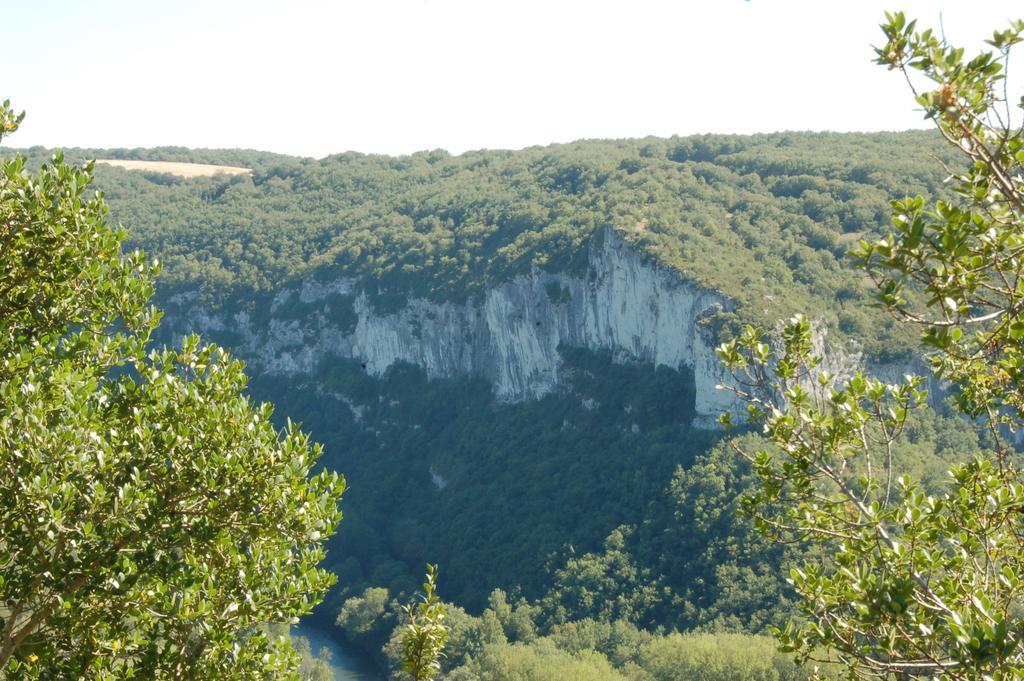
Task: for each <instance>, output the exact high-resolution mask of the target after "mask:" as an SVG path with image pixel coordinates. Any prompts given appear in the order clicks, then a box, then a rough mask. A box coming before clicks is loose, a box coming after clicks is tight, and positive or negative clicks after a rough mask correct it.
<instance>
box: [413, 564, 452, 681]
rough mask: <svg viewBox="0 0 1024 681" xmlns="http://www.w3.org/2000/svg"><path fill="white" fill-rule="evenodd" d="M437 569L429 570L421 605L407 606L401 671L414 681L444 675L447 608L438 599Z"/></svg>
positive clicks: (428, 679)
mask: <svg viewBox="0 0 1024 681" xmlns="http://www.w3.org/2000/svg"><path fill="white" fill-rule="evenodd" d="M436 589H437V566H436V565H428V566H427V581H426V582H424V583H423V594H422V596H421V597H420V602H419V603H415V604H410V605H407V606H405V607H404V608H403V609H402V611H403V613H404V614H405V620H406V624H405V628H404V629H403V631H402V671H404V672H405V673H406V674H408V675H409V678H411V679H412V680H413V681H431V680H432V679H433V678H434V677H435V676H436V675H437V673H438V672H440V671H441V658H442V657H443V656H444V645H445V642H446V641H447V640H448V627H447V626H445V623H444V618H445V612H446V608H445V605H444V603H442V602H441V599H439V598H438V597H437V593H436Z"/></svg>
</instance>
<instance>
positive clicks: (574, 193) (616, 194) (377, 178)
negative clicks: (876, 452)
mask: <svg viewBox="0 0 1024 681" xmlns="http://www.w3.org/2000/svg"><path fill="white" fill-rule="evenodd" d="M27 153H28V155H29V156H30V157H31V158H33V159H34V160H36V161H37V162H38V161H41V160H43V159H44V158H46V157H47V155H48V152H47V151H46V150H42V149H30V150H27ZM67 154H68V156H69V158H70V159H72V160H74V159H88V158H97V157H100V158H104V157H112V158H133V159H142V158H144V159H148V160H175V161H192V162H202V163H221V164H228V165H235V166H244V167H249V168H252V169H253V170H254V172H253V174H252V175H251V176H236V177H227V176H224V177H212V178H198V179H193V180H184V179H182V178H178V177H174V176H171V175H158V174H153V173H139V172H134V171H126V170H121V169H118V168H111V167H107V166H99V167H97V169H96V174H97V177H98V183H99V185H100V186H101V187H102V188H103V189H104V190H105V191H106V193H107V198H108V199H109V201H110V203H111V206H112V211H113V215H114V217H115V218H116V219H117V220H120V221H121V222H123V223H124V224H126V225H130V226H131V227H132V233H131V237H132V240H133V242H134V243H135V244H136V245H138V246H141V247H143V248H145V249H146V250H147V252H149V253H151V254H153V255H155V256H158V257H160V258H161V260H162V261H163V262H164V263H165V265H166V266H165V268H164V272H163V277H162V281H163V288H162V293H163V294H164V295H165V296H166V295H167V294H168V293H170V292H171V291H173V290H178V289H189V290H193V289H198V290H201V291H203V292H204V295H205V296H207V298H208V299H209V300H211V301H213V302H217V303H221V304H223V303H226V302H227V301H230V300H246V299H249V298H251V297H252V296H253V295H255V294H259V293H265V292H269V291H274V290H276V289H278V288H279V287H281V286H282V285H283V284H285V283H286V282H288V281H292V280H294V279H295V278H297V277H301V276H303V275H306V274H310V273H313V272H317V271H324V270H337V269H338V268H342V269H343V270H344V271H345V272H347V273H350V274H353V275H358V276H364V277H366V286H367V287H368V289H369V290H370V291H371V292H372V293H373V294H375V295H376V296H377V297H378V299H379V300H380V302H381V303H382V304H385V305H387V304H391V305H393V304H394V303H395V298H396V297H397V298H398V299H399V301H400V300H401V299H403V298H404V297H406V296H409V295H417V296H423V297H426V298H430V299H435V300H461V299H464V298H466V297H468V296H473V295H477V294H479V293H480V292H481V291H482V290H483V289H484V288H485V287H487V286H488V285H491V284H493V283H495V282H500V281H504V280H506V279H508V278H510V277H512V276H514V275H515V274H517V273H521V272H524V271H528V270H529V269H530V268H531V267H534V266H537V267H541V268H545V269H550V270H562V269H566V268H572V267H573V266H574V265H579V264H580V259H581V256H582V254H583V253H584V251H585V249H584V248H583V245H584V244H585V243H586V242H587V240H588V239H589V238H590V237H591V236H593V234H594V233H595V232H596V231H598V230H600V229H602V228H604V227H607V226H612V227H615V228H616V229H619V230H621V231H622V232H623V233H624V234H625V235H626V236H627V238H628V239H630V240H631V241H634V242H635V243H636V244H637V246H638V247H639V248H640V249H641V250H642V252H644V253H646V254H647V255H648V256H649V257H650V258H652V259H654V260H656V261H657V262H659V263H662V264H664V265H666V266H668V267H671V268H673V269H675V270H678V271H679V272H680V274H681V275H682V276H684V277H686V278H688V279H690V280H693V281H696V282H698V283H700V284H703V285H705V286H707V287H709V288H712V289H715V290H718V291H722V292H724V293H726V294H727V295H728V296H730V297H731V298H733V299H734V300H735V301H736V302H737V304H738V310H737V314H738V316H739V317H740V318H742V319H744V320H757V321H763V322H765V323H774V321H775V320H776V319H778V318H780V317H782V316H785V315H787V314H790V313H792V312H794V311H796V310H804V311H806V312H807V313H808V314H809V315H811V316H812V317H815V318H818V319H821V320H822V321H824V322H826V323H827V324H829V325H830V326H831V327H832V328H833V329H837V330H840V331H841V332H842V333H844V334H847V335H850V336H853V337H857V338H860V339H861V340H862V341H863V342H864V343H865V346H866V350H867V351H868V353H869V355H871V356H874V357H879V358H881V359H889V358H891V356H892V355H893V354H900V353H903V352H904V350H905V343H904V342H903V339H905V338H906V336H902V337H901V340H900V341H894V334H896V335H899V334H900V332H899V331H897V330H895V329H894V328H893V325H892V323H891V321H890V320H888V319H887V318H886V317H884V316H882V315H872V314H870V313H869V312H867V311H866V310H865V309H864V308H863V306H861V305H858V304H856V303H855V302H850V304H847V302H848V301H857V300H858V299H859V298H860V297H861V296H862V295H863V291H864V288H863V281H862V278H861V276H860V275H859V274H857V273H854V272H852V271H851V270H850V269H849V268H847V267H845V266H844V264H843V253H844V251H845V249H846V247H847V246H848V245H849V244H850V243H853V242H855V241H856V240H857V239H860V238H865V237H871V236H873V235H876V234H878V233H879V229H880V228H884V227H886V226H887V224H888V220H889V218H888V201H889V200H891V199H893V198H901V197H902V196H904V195H905V194H908V193H909V194H914V193H922V194H925V195H932V196H934V195H936V193H937V192H940V191H941V187H942V180H943V177H944V176H943V173H942V171H941V167H940V166H939V164H938V163H936V160H935V159H936V157H939V158H946V157H949V154H950V152H949V150H948V149H946V148H945V147H943V146H942V145H941V143H940V139H939V138H938V136H937V135H934V134H931V133H926V132H907V133H880V134H828V133H824V134H819V133H814V134H812V133H779V134H772V135H756V136H749V137H742V136H702V137H689V138H671V139H658V138H647V139H640V140H621V141H582V142H577V143H573V144H567V145H555V146H550V147H535V148H530V149H525V150H522V151H517V152H508V151H477V152H469V153H466V154H462V155H460V156H451V155H449V154H447V153H445V152H443V151H434V152H421V153H418V154H413V155H411V156H402V157H386V156H366V155H362V154H355V153H348V154H340V155H336V156H330V157H327V158H324V159H322V160H314V159H302V158H291V157H284V156H279V155H274V154H267V153H261V152H247V151H239V150H225V151H213V150H188V149H181V148H161V149H151V150H142V149H137V150H114V151H109V150H108V151H100V150H68V151H67ZM837 303H838V304H837ZM724 317H727V318H725V319H721V320H719V322H720V323H727V322H733V321H734V320H733V319H731V318H729V315H724ZM726 326H730V324H726Z"/></svg>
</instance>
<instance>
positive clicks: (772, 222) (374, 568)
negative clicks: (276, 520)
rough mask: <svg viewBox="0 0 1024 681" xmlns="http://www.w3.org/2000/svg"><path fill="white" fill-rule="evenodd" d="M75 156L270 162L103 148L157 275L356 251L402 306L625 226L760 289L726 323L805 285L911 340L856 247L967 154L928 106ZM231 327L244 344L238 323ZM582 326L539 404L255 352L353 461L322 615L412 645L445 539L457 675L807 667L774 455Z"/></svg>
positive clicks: (644, 674) (949, 419) (918, 428)
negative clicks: (294, 375) (412, 616)
mask: <svg viewBox="0 0 1024 681" xmlns="http://www.w3.org/2000/svg"><path fill="white" fill-rule="evenodd" d="M24 153H25V154H26V155H27V156H28V157H29V162H30V163H41V162H42V161H43V160H44V159H45V158H46V157H47V156H48V155H49V152H48V151H47V150H43V149H29V150H25V152H24ZM67 154H68V157H69V158H71V159H76V158H77V159H82V160H85V159H89V158H125V159H145V160H173V161H189V162H201V163H219V164H230V165H237V166H245V167H249V168H252V170H253V172H252V174H251V175H241V176H234V177H227V176H214V177H207V178H196V179H189V180H185V179H182V178H178V177H175V176H173V175H163V174H156V173H146V172H137V171H125V170H121V169H118V168H112V167H107V166H99V165H98V166H97V167H96V176H97V185H98V186H99V187H100V188H102V189H103V190H104V192H105V194H106V198H107V199H108V200H109V202H110V205H111V215H112V217H113V218H114V219H115V220H116V221H119V222H121V223H123V224H125V225H129V226H131V231H130V234H129V239H130V242H131V243H132V244H134V245H136V246H139V247H142V248H144V249H145V250H146V251H147V253H148V254H150V255H151V256H154V257H157V258H159V259H160V260H161V261H162V262H163V270H162V273H161V279H160V287H159V289H158V293H157V297H158V300H159V299H160V298H163V299H165V300H166V299H167V298H168V297H169V296H170V295H172V294H173V293H175V292H179V291H193V290H195V291H199V292H200V295H201V297H202V299H203V300H204V301H206V303H207V304H209V305H211V306H214V307H228V308H233V307H242V308H245V307H246V306H250V305H251V304H252V301H254V300H256V299H257V298H260V297H262V296H266V295H268V294H270V293H272V292H274V291H275V290H277V289H278V288H280V287H281V286H283V285H285V284H287V283H289V282H292V281H294V280H296V279H298V278H302V277H307V276H319V275H328V276H329V275H331V274H332V273H337V272H339V271H341V272H344V273H346V274H347V275H350V276H355V277H358V278H360V279H361V281H362V284H361V285H362V286H363V289H364V291H365V292H366V293H367V294H368V295H369V296H370V299H371V300H372V301H373V304H374V306H375V307H377V308H379V309H381V310H388V309H394V307H396V306H401V305H403V304H404V301H405V300H408V298H410V297H414V296H419V297H426V298H429V299H433V300H464V299H467V298H472V297H474V296H478V295H480V294H481V292H482V291H484V290H485V289H486V288H487V287H488V286H491V285H493V284H495V283H497V282H501V281H504V280H507V279H509V278H511V277H513V276H516V275H517V274H519V273H523V272H527V271H529V270H530V269H531V268H535V267H536V268H542V269H548V270H552V271H564V270H570V271H572V270H573V269H574V268H579V267H580V266H581V265H582V264H583V261H584V259H585V255H586V249H587V244H588V243H589V242H590V240H591V239H592V238H593V237H594V235H595V234H598V233H600V231H602V230H603V229H604V228H607V227H613V228H615V229H617V230H619V232H620V233H622V234H623V235H624V236H625V237H626V239H627V240H629V241H630V242H632V243H633V244H635V247H636V248H637V249H638V250H639V251H640V252H641V253H643V254H644V256H645V257H646V258H649V259H650V260H651V261H653V262H655V263H657V264H658V265H660V266H663V267H665V268H670V269H672V270H674V271H676V272H678V273H679V276H680V277H682V278H685V279H688V280H693V281H696V282H698V283H700V284H702V285H704V286H707V287H709V288H713V289H715V290H718V291H721V292H723V293H725V294H726V295H727V296H728V297H729V298H730V299H732V300H733V301H735V303H736V308H735V310H734V311H732V312H721V313H719V316H718V318H717V319H715V320H713V322H714V323H715V328H716V330H717V332H718V334H719V336H720V337H722V338H726V337H728V336H730V335H731V334H733V333H734V332H735V330H736V329H737V328H738V326H739V325H740V324H741V323H745V322H756V323H762V324H770V323H772V322H774V320H776V319H777V318H780V317H783V316H786V315H788V314H791V313H793V312H795V311H805V312H807V313H808V314H809V315H810V316H811V317H813V318H815V319H817V320H820V321H822V322H823V323H825V324H826V325H828V326H829V327H830V328H831V330H832V331H833V332H834V333H835V334H836V335H837V336H839V337H841V338H847V339H852V340H854V341H856V342H858V343H859V344H860V345H861V346H862V347H863V348H864V349H865V351H866V353H867V355H868V357H869V358H871V359H873V360H876V361H881V362H885V361H892V360H902V359H905V358H906V357H907V356H908V354H909V353H910V352H912V349H913V342H912V341H911V340H910V339H911V337H912V336H911V334H910V333H909V332H908V331H907V330H906V329H904V328H902V327H899V326H897V325H896V324H894V323H893V322H892V321H891V320H890V319H889V318H888V317H887V316H885V315H884V314H883V313H882V312H880V311H878V310H875V309H873V308H871V307H869V306H868V305H867V304H866V302H867V296H866V284H865V282H864V279H863V275H862V274H861V273H859V272H857V271H855V270H854V269H853V268H852V267H850V266H849V264H848V263H847V262H846V259H845V257H844V253H845V251H846V250H847V248H848V246H849V245H850V244H852V243H855V242H856V241H858V240H859V239H862V238H871V237H873V236H875V235H877V234H879V233H881V232H883V231H886V230H887V224H888V220H889V217H888V216H889V204H888V202H889V200H890V199H893V198H899V197H902V196H903V195H904V194H906V193H922V194H925V195H928V196H932V197H934V196H939V195H941V194H942V192H943V188H942V180H943V175H942V172H941V169H940V167H939V165H938V164H936V162H935V159H934V158H933V157H934V156H939V157H943V158H945V157H946V154H947V152H946V151H945V150H944V149H943V147H942V146H941V145H940V140H939V139H938V137H937V136H936V135H932V134H929V133H923V132H921V133H919V132H911V133H898V134H897V133H892V134H870V135H864V134H855V135H853V134H850V135H840V134H800V133H784V134H773V135H757V136H751V137H740V136H702V137H691V138H673V139H655V138H649V139H642V140H622V141H584V142H578V143H574V144H568V145H557V146H551V147H545V148H531V149H526V150H523V151H518V152H505V151H479V152H470V153H466V154H463V155H460V156H451V155H449V154H447V153H444V152H423V153H419V154H414V155H412V156H404V157H397V158H393V157H384V156H364V155H360V154H342V155H337V156H331V157H327V158H325V159H322V160H313V159H298V158H291V157H284V156H279V155H273V154H265V153H257V152H248V151H238V150H230V151H212V150H211V151H207V150H187V149H179V148H164V149H146V150H141V149H140V150H115V151H98V150H68V151H67ZM292 312H295V311H294V310H293V311H292ZM295 313H297V312H295ZM213 340H217V341H220V342H222V343H224V344H225V345H227V346H229V347H230V345H231V342H232V336H231V333H230V331H229V330H228V331H225V332H223V333H222V334H221V335H220V337H218V336H217V334H214V337H213ZM560 352H561V355H562V360H563V363H564V366H565V367H567V369H568V371H567V372H566V376H568V378H567V379H566V380H565V381H564V384H563V385H562V387H561V389H560V390H559V391H558V392H556V393H554V394H551V395H548V396H546V397H544V398H543V399H541V400H537V401H530V402H524V403H518V404H499V403H495V402H494V400H493V399H492V395H491V390H490V386H489V385H488V384H487V383H486V382H485V381H483V380H481V379H474V378H471V377H470V378H459V379H443V380H428V379H427V377H426V375H425V374H424V373H423V371H422V370H421V369H420V368H418V367H415V366H410V365H396V366H393V367H392V368H391V369H390V370H388V372H387V373H386V374H385V375H384V376H383V377H381V378H374V377H371V376H368V375H367V373H366V372H365V371H364V370H363V368H362V367H360V365H359V363H358V362H357V361H354V360H340V359H338V360H332V361H330V362H326V363H325V364H324V365H323V366H321V367H320V368H319V370H318V371H317V373H316V374H315V376H314V378H312V379H310V380H302V381H296V380H290V379H288V378H286V377H284V376H280V375H256V376H253V377H252V379H251V381H250V384H249V392H250V394H251V395H252V396H253V397H254V398H256V399H257V400H268V401H272V402H273V403H274V404H275V405H276V414H275V418H276V419H277V422H278V424H279V425H282V426H283V425H284V423H285V419H286V418H291V419H294V420H298V421H300V422H301V423H302V426H303V427H304V428H305V429H307V430H309V431H310V432H311V433H312V435H313V436H314V438H316V439H317V440H318V441H320V442H323V443H324V444H325V446H326V454H325V456H324V458H323V460H322V461H321V465H324V466H327V467H329V468H332V469H335V470H339V471H341V472H343V473H344V475H345V477H346V479H347V481H348V485H349V491H348V492H347V493H346V497H345V502H344V512H345V519H344V521H343V523H342V524H341V525H340V527H339V531H338V534H337V535H336V537H335V538H334V539H333V540H332V541H331V543H330V550H329V553H328V558H327V561H326V562H325V566H326V567H327V568H328V569H330V570H331V571H332V572H334V573H335V574H336V575H337V576H338V578H339V585H338V587H337V588H336V589H335V590H334V591H333V592H332V594H331V595H330V596H329V597H328V601H327V603H326V604H325V605H324V606H323V607H322V608H321V609H320V617H321V619H322V620H323V621H330V622H333V621H334V620H335V619H337V622H338V624H339V625H340V626H341V628H342V629H341V630H339V631H343V632H344V635H345V636H346V637H347V638H348V639H349V640H350V641H352V642H353V643H355V644H356V645H359V646H361V647H363V648H365V649H366V650H367V651H369V652H370V653H371V654H373V655H375V656H377V657H378V659H380V660H381V662H382V663H390V664H394V663H395V661H396V660H397V658H398V653H397V652H396V647H395V646H396V645H397V644H396V643H395V642H394V641H393V640H391V642H390V643H389V640H390V639H392V630H393V628H394V627H395V626H396V625H397V624H398V605H399V604H400V603H402V602H405V601H406V600H407V599H408V598H409V597H410V595H411V594H413V593H415V592H416V590H417V588H418V581H419V576H420V575H421V574H422V566H423V564H424V563H425V562H428V561H429V562H432V563H433V562H436V563H439V564H440V565H441V582H440V586H441V594H442V596H443V597H444V598H445V600H448V601H450V602H451V603H453V604H454V605H453V606H452V628H453V636H452V642H451V644H450V647H449V655H448V657H447V658H446V660H445V663H444V664H445V670H446V675H447V676H446V678H451V679H472V678H478V677H481V676H482V677H487V678H526V677H529V678H537V679H558V678H570V677H572V675H576V676H577V677H578V678H590V679H603V678H608V679H619V678H628V679H642V680H651V679H657V680H659V681H660V680H662V679H666V680H668V679H684V678H686V679H688V678H695V677H694V676H693V675H692V674H693V670H694V669H703V670H704V671H705V674H706V675H705V676H704V677H702V678H708V679H718V678H721V679H726V678H749V679H762V678H763V679H766V680H767V679H796V678H806V676H807V673H808V672H807V670H799V669H796V668H795V667H793V666H792V665H791V663H790V662H788V661H787V660H786V659H785V658H782V657H781V656H777V655H775V653H774V652H773V645H772V643H771V642H770V641H769V639H767V638H762V637H761V635H763V634H764V633H765V632H766V630H767V627H768V626H770V625H773V624H779V623H781V622H783V621H784V620H785V619H786V618H787V617H789V616H790V615H792V614H793V608H792V605H791V602H790V599H791V594H790V592H789V590H788V587H787V584H786V582H785V576H786V574H788V566H789V565H791V564H793V563H794V561H796V560H797V559H799V558H800V557H801V551H804V550H807V549H801V548H800V547H799V545H778V544H769V543H767V542H766V541H765V540H763V539H762V538H761V537H760V536H759V535H758V534H757V533H756V532H754V530H753V528H752V527H751V526H750V524H749V523H747V522H746V521H744V520H741V519H740V518H738V517H737V515H736V511H737V508H738V507H737V504H738V501H737V497H738V495H739V494H740V493H741V492H742V491H743V490H745V489H747V488H749V487H750V486H751V485H752V484H754V482H753V475H752V473H751V471H750V470H749V468H748V467H747V465H746V464H744V463H743V462H742V461H741V460H740V459H738V457H736V455H735V454H734V452H733V451H732V450H731V449H729V448H728V447H727V446H726V444H725V443H724V441H722V440H721V437H722V434H721V433H720V432H718V431H709V430H702V429H698V428H695V427H693V424H692V423H691V422H692V419H693V416H694V406H693V400H694V395H693V377H692V375H691V374H690V373H689V372H688V370H687V369H686V367H678V368H670V367H664V366H661V367H654V366H651V365H644V364H622V363H619V362H617V361H615V359H614V358H613V357H612V356H610V355H605V354H601V353H597V352H590V351H583V350H579V349H575V348H568V347H567V348H561V349H560ZM745 437H748V438H755V437H756V436H755V435H753V434H748V435H746V436H745ZM982 444H984V442H979V435H977V434H976V433H975V429H974V428H973V427H972V426H971V424H969V423H968V422H967V421H965V420H963V419H962V418H959V417H956V416H952V415H950V414H949V413H947V411H946V410H945V409H944V408H943V407H942V405H938V408H937V409H935V410H933V411H931V412H927V413H925V414H923V415H916V416H914V417H913V421H912V422H911V424H910V426H909V427H908V428H907V430H906V433H905V434H904V436H903V439H902V440H901V442H900V443H899V445H898V447H897V450H896V458H897V460H898V462H899V465H900V467H901V468H903V469H904V470H907V471H910V472H913V473H914V474H915V475H916V476H918V477H922V478H923V479H924V480H925V481H926V483H927V484H928V485H930V486H932V487H934V488H936V489H937V488H938V487H940V486H941V485H942V484H944V483H943V473H944V471H945V470H946V468H947V467H948V464H949V463H950V462H951V461H953V460H955V458H956V456H957V453H958V452H964V451H972V450H977V449H978V448H979V446H981V445H982ZM531 669H532V670H534V671H533V672H530V671H528V670H531ZM516 670H518V671H516ZM539 670H543V672H542V671H539ZM708 670H717V671H708ZM503 674H504V676H503ZM530 674H533V675H532V676H531V675H530ZM716 674H717V675H716Z"/></svg>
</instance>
